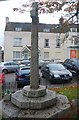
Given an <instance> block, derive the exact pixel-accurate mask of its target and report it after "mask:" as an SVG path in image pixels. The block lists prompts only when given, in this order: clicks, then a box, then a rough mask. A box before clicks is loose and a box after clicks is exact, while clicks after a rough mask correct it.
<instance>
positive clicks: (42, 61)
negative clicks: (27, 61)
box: [39, 60, 45, 68]
mask: <svg viewBox="0 0 79 120" xmlns="http://www.w3.org/2000/svg"><path fill="white" fill-rule="evenodd" d="M44 63H45V61H44V60H39V68H41V66H42V65H43V64H44Z"/></svg>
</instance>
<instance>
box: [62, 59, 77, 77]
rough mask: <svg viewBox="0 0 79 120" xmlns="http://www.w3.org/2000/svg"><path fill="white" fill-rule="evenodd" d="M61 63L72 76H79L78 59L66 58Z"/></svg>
mask: <svg viewBox="0 0 79 120" xmlns="http://www.w3.org/2000/svg"><path fill="white" fill-rule="evenodd" d="M63 65H64V66H65V67H66V68H67V69H68V70H70V72H72V75H73V76H77V77H78V78H79V59H66V60H65V61H64V62H63Z"/></svg>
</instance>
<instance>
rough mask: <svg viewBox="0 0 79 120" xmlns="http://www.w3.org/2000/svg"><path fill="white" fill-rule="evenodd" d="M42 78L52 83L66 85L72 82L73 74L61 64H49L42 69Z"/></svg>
mask: <svg viewBox="0 0 79 120" xmlns="http://www.w3.org/2000/svg"><path fill="white" fill-rule="evenodd" d="M41 72H42V77H44V78H46V79H48V80H49V81H50V82H51V83H64V82H70V81H71V80H72V73H71V72H70V71H69V70H67V69H66V68H65V67H64V66H63V65H62V64H60V63H49V64H46V65H44V67H43V68H42V69H41Z"/></svg>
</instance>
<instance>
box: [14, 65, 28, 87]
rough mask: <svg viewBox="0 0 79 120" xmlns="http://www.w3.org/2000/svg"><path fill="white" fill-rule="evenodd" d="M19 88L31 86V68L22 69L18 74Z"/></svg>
mask: <svg viewBox="0 0 79 120" xmlns="http://www.w3.org/2000/svg"><path fill="white" fill-rule="evenodd" d="M15 75H16V82H17V87H23V86H25V85H29V84H30V67H22V68H20V69H19V70H18V71H17V72H16V74H15Z"/></svg>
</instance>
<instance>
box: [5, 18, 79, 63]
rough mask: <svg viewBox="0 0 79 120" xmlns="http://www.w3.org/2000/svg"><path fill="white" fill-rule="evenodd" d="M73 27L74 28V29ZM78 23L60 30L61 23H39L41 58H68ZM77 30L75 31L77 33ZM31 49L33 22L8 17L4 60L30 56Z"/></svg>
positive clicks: (17, 59)
mask: <svg viewBox="0 0 79 120" xmlns="http://www.w3.org/2000/svg"><path fill="white" fill-rule="evenodd" d="M72 28H73V29H72ZM76 29H77V25H70V28H64V30H63V31H62V33H61V31H60V24H42V23H39V25H38V49H39V59H43V60H51V59H57V60H61V61H64V60H65V59H66V58H67V55H68V53H67V47H69V46H70V45H72V44H73V42H72V41H74V40H75V39H73V35H72V34H73V32H72V30H76ZM76 33H77V31H74V34H76ZM30 50H31V23H20V22H9V18H7V19H6V27H5V31H4V61H6V60H15V61H20V60H22V59H28V58H30Z"/></svg>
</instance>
